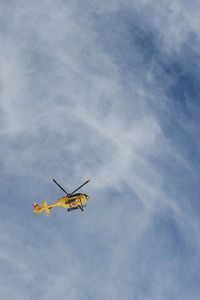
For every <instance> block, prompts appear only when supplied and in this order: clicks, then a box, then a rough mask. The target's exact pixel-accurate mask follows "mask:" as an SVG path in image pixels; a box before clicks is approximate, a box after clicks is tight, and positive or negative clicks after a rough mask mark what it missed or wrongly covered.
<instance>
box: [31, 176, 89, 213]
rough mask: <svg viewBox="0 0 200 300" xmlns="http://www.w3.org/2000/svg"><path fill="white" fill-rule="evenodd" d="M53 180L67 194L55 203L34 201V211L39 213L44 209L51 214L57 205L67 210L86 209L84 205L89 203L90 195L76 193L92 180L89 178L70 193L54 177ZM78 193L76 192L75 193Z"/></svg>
mask: <svg viewBox="0 0 200 300" xmlns="http://www.w3.org/2000/svg"><path fill="white" fill-rule="evenodd" d="M52 180H53V182H54V183H55V184H57V186H59V188H60V189H61V190H62V191H63V192H64V193H65V194H66V196H63V197H61V198H59V199H58V200H56V201H55V202H53V203H49V204H48V203H47V202H46V201H43V202H42V203H41V204H38V203H33V206H32V207H33V212H34V213H36V214H38V213H41V212H42V211H45V213H46V215H49V213H50V209H51V208H52V207H55V206H61V207H64V208H66V209H67V211H73V210H75V209H80V210H82V211H84V209H83V208H84V207H85V206H86V205H87V201H88V198H89V197H88V195H86V194H81V193H76V192H77V191H78V190H79V189H80V188H82V187H83V186H84V185H85V184H87V183H88V182H90V180H87V181H86V182H84V183H83V184H82V185H80V186H79V187H78V188H77V189H75V190H74V191H73V192H72V193H70V194H68V193H67V192H66V190H65V189H64V188H63V187H62V186H61V185H60V184H59V183H58V182H57V181H56V180H55V179H54V178H52ZM75 193H76V194H75Z"/></svg>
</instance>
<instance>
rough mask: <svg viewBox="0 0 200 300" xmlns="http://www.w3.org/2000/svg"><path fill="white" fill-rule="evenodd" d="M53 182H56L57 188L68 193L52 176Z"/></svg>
mask: <svg viewBox="0 0 200 300" xmlns="http://www.w3.org/2000/svg"><path fill="white" fill-rule="evenodd" d="M52 180H53V182H55V184H57V186H59V188H60V189H61V190H62V191H63V192H64V193H65V194H67V195H68V193H67V192H66V191H65V190H64V189H63V187H62V186H61V185H60V184H59V183H58V182H57V181H56V180H55V179H54V178H52Z"/></svg>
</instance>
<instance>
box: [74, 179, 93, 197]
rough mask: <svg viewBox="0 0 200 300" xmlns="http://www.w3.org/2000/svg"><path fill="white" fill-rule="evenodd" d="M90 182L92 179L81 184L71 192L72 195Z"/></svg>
mask: <svg viewBox="0 0 200 300" xmlns="http://www.w3.org/2000/svg"><path fill="white" fill-rule="evenodd" d="M88 182H90V179H89V180H87V181H86V182H84V183H83V184H82V185H80V186H79V187H78V188H77V189H75V190H74V191H73V192H72V193H70V195H72V194H74V193H75V192H77V191H78V190H79V189H80V188H82V187H83V186H84V185H85V184H87V183H88Z"/></svg>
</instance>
